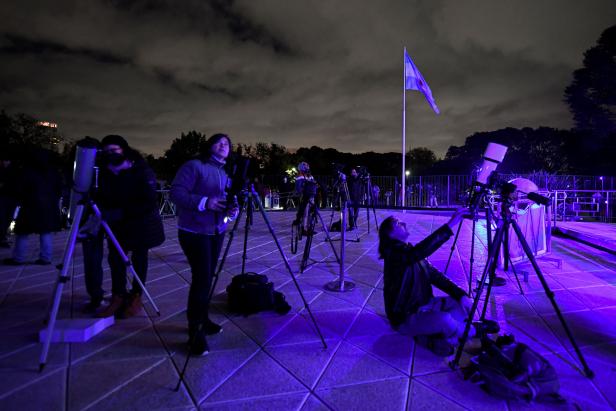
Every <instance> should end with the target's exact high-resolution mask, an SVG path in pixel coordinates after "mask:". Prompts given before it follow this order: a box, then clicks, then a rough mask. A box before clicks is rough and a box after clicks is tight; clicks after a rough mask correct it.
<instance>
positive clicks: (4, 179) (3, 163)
mask: <svg viewBox="0 0 616 411" xmlns="http://www.w3.org/2000/svg"><path fill="white" fill-rule="evenodd" d="M16 178H17V175H16V168H15V162H14V158H13V155H12V154H11V152H10V150H9V148H8V147H2V148H0V247H2V248H10V244H9V241H8V229H9V226H10V225H11V221H12V220H13V214H14V213H15V207H16V206H17V200H16V199H15V193H14V188H15V179H16Z"/></svg>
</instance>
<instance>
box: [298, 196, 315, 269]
mask: <svg viewBox="0 0 616 411" xmlns="http://www.w3.org/2000/svg"><path fill="white" fill-rule="evenodd" d="M312 207H316V206H312ZM309 215H310V217H309V222H308V232H307V234H306V244H305V245H304V254H303V255H302V262H301V264H300V273H303V272H304V270H305V269H306V267H307V266H308V259H309V258H310V247H312V237H314V228H315V225H316V220H317V216H316V215H315V214H314V212H312V210H311V212H310V214H309Z"/></svg>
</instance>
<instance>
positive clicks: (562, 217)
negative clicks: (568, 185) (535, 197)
mask: <svg viewBox="0 0 616 411" xmlns="http://www.w3.org/2000/svg"><path fill="white" fill-rule="evenodd" d="M551 194H552V209H553V211H552V218H553V220H554V225H556V224H557V222H558V221H601V222H605V223H615V222H616V190H555V191H553V192H552V193H551Z"/></svg>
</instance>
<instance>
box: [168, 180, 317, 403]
mask: <svg viewBox="0 0 616 411" xmlns="http://www.w3.org/2000/svg"><path fill="white" fill-rule="evenodd" d="M241 196H242V199H243V200H242V207H241V208H240V211H239V213H238V215H237V218H236V220H235V224H234V225H233V228H232V229H231V233H230V234H229V241H227V245H226V247H225V251H224V254H223V256H222V259H221V260H220V264H219V265H218V269H217V270H216V273H215V274H214V281H213V282H212V286H211V288H210V294H209V296H208V301H211V300H212V296H213V295H214V290H215V288H216V284H217V283H218V279H219V277H220V273H221V271H222V269H223V266H224V264H225V262H226V260H227V256H228V254H229V249H230V248H231V243H232V242H233V238H234V236H235V231H236V230H237V228H238V226H239V222H240V220H241V218H242V214H244V213H246V224H245V226H244V248H243V253H242V274H244V272H245V271H244V270H245V268H246V259H247V244H248V233H249V231H250V226H251V225H252V218H253V211H254V205H255V204H256V205H257V208H258V209H259V211H260V212H261V216H262V217H263V220H264V221H265V224H266V225H267V228H268V229H269V232H270V234H271V235H272V238H273V239H274V242H275V243H276V247H277V248H278V251H279V252H280V256H281V257H282V260H283V262H284V263H285V266H286V267H287V270H288V271H289V274H290V275H291V278H292V279H293V283H294V284H295V288H296V289H297V291H298V293H299V295H300V297H301V299H302V301H303V303H304V308H306V311H307V312H308V314H309V316H310V319H311V320H312V323H313V324H314V327H315V328H316V331H317V334H318V335H319V338H320V339H321V342H322V343H323V348H327V344H326V343H325V339H324V338H323V334H321V330H320V328H319V325H318V324H317V322H316V319H315V318H314V316H313V314H312V311H311V310H310V307H309V306H308V301H306V298H305V297H304V293H302V290H301V288H300V286H299V283H298V282H297V278H296V277H295V274H294V273H293V269H292V268H291V264H289V260H288V259H287V256H286V255H285V253H284V250H283V249H282V246H281V245H280V241H278V237H276V233H275V232H274V229H273V228H272V224H271V223H270V221H269V218H268V217H267V214H266V213H265V209H264V208H263V204H262V203H261V199H260V198H259V196H258V194H257V193H256V192H255V189H254V186H252V185H251V186H250V188H249V189H245V190H242V193H241ZM201 327H203V324H202V325H201ZM192 342H193V341H192V339H191V341H190V342H189V347H188V355H187V356H186V361H185V362H184V366H183V367H182V372H181V373H180V378H179V381H178V384H177V386H176V388H175V391H178V390H179V389H180V385H181V383H182V381H183V380H184V374H185V373H186V369H187V368H188V361H189V359H190V348H191V347H190V346H191V345H192Z"/></svg>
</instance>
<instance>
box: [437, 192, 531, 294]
mask: <svg viewBox="0 0 616 411" xmlns="http://www.w3.org/2000/svg"><path fill="white" fill-rule="evenodd" d="M483 202H485V193H484V192H483V190H482V191H481V193H480V194H477V196H476V197H474V198H471V200H470V209H471V213H472V216H473V227H472V230H471V255H470V259H469V263H470V267H469V275H468V294H469V295H472V292H473V268H474V264H475V237H476V235H475V233H476V229H477V221H478V220H479V205H480V204H482V203H483ZM484 211H485V220H486V233H487V243H488V252H489V250H491V247H492V221H495V218H494V215H493V213H492V210H491V208H490V206H489V205H488V206H486V207H485V208H484ZM463 223H464V221H460V223H459V224H458V229H457V230H456V235H455V237H454V240H453V243H452V244H451V249H450V250H449V258H447V264H445V270H444V271H443V274H445V275H446V274H447V270H448V269H449V264H450V263H451V257H452V256H453V253H454V251H455V249H456V244H457V243H458V238H459V237H460V231H461V229H462V224H463ZM508 241H509V235H508V233H507V236H506V237H505V240H504V243H503V244H504V250H503V252H504V260H505V271H507V267H508V265H507V263H508V262H509V261H510V260H511V257H510V256H509V246H508V244H507V242H508ZM498 252H499V251H498V250H497V254H496V255H497V258H498ZM494 268H495V269H496V266H495V267H494ZM511 268H512V270H513V273H514V276H515V279H516V281H517V283H518V287H519V289H520V293H521V294H524V290H523V289H522V285H521V284H520V280H519V279H518V274H517V272H516V271H515V267H514V265H513V263H511ZM497 279H498V277H496V273H495V271H492V272H491V276H490V281H491V282H497V281H496V280H497ZM495 285H497V284H495ZM498 285H503V283H502V282H501V283H499V284H498Z"/></svg>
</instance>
